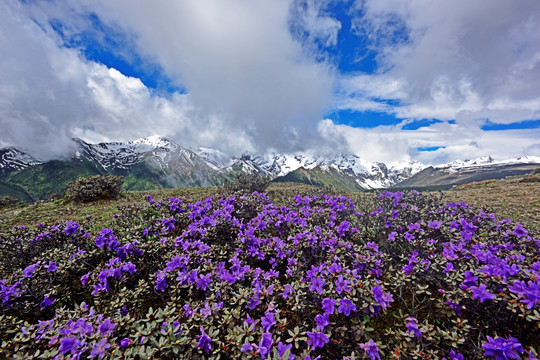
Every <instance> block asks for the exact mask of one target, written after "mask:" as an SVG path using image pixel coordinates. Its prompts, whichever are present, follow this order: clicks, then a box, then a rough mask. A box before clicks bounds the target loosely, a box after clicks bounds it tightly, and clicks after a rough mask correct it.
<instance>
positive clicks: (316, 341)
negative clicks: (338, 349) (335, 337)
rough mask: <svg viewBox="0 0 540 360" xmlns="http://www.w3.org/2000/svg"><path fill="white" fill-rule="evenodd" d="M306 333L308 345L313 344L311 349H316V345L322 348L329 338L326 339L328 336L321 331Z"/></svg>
mask: <svg viewBox="0 0 540 360" xmlns="http://www.w3.org/2000/svg"><path fill="white" fill-rule="evenodd" d="M307 335H308V341H307V343H308V345H311V346H313V350H315V349H317V348H318V347H320V348H321V349H322V348H323V347H324V345H325V344H326V343H328V341H330V339H328V337H327V336H326V335H325V334H324V333H322V332H311V331H308V332H307Z"/></svg>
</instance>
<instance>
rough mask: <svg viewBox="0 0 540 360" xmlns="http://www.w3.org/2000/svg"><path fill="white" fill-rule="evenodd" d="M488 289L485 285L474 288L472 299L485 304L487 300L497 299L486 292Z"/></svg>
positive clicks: (472, 288)
mask: <svg viewBox="0 0 540 360" xmlns="http://www.w3.org/2000/svg"><path fill="white" fill-rule="evenodd" d="M486 289H487V287H486V285H485V284H480V286H472V287H471V290H472V292H473V293H472V297H473V299H479V300H480V302H484V301H485V300H493V299H495V295H494V294H492V293H490V292H489V291H487V290H486Z"/></svg>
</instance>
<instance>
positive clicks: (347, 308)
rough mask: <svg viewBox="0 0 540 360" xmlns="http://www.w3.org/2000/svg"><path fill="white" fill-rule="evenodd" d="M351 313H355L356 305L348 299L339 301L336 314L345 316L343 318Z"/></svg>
mask: <svg viewBox="0 0 540 360" xmlns="http://www.w3.org/2000/svg"><path fill="white" fill-rule="evenodd" d="M351 311H357V310H356V305H354V303H353V302H352V301H351V300H349V299H340V300H339V307H338V313H342V314H345V316H349V315H351Z"/></svg>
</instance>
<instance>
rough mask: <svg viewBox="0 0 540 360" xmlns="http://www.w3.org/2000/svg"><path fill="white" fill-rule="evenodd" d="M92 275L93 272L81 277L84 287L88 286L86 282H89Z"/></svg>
mask: <svg viewBox="0 0 540 360" xmlns="http://www.w3.org/2000/svg"><path fill="white" fill-rule="evenodd" d="M91 273H92V272H91V271H90V272H89V273H87V274H84V275H83V276H81V282H82V284H83V286H86V282H87V281H88V278H89V277H90V274H91Z"/></svg>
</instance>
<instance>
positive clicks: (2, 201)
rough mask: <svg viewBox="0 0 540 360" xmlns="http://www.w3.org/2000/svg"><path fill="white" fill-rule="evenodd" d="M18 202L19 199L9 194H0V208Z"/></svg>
mask: <svg viewBox="0 0 540 360" xmlns="http://www.w3.org/2000/svg"><path fill="white" fill-rule="evenodd" d="M19 202H21V200H20V199H16V198H14V197H11V196H0V209H1V208H6V207H10V206H13V205H17V204H18V203H19Z"/></svg>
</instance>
